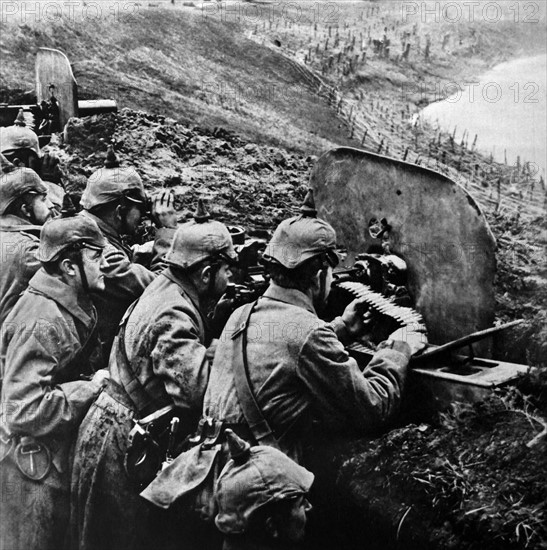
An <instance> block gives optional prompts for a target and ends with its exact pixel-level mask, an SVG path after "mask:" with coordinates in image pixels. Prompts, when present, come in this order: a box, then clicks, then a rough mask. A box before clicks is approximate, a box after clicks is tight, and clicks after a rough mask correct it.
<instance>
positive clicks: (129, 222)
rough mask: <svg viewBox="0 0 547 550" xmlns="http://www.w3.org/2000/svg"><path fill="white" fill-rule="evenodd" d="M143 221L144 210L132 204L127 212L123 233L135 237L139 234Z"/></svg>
mask: <svg viewBox="0 0 547 550" xmlns="http://www.w3.org/2000/svg"><path fill="white" fill-rule="evenodd" d="M141 219H142V209H141V208H140V207H139V206H138V205H137V204H134V205H133V204H132V205H131V206H130V207H129V208H128V209H127V210H126V211H125V215H124V219H123V228H122V233H123V234H125V235H134V234H135V233H136V232H137V228H138V227H139V223H140V222H141Z"/></svg>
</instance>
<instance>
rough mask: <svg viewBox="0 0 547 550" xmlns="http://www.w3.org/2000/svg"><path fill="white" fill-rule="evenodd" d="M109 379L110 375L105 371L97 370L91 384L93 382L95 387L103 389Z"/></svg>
mask: <svg viewBox="0 0 547 550" xmlns="http://www.w3.org/2000/svg"><path fill="white" fill-rule="evenodd" d="M109 379H110V373H109V372H108V370H107V369H99V370H98V371H97V372H96V373H95V374H94V375H93V378H92V379H91V381H92V382H95V384H97V386H99V387H101V388H104V387H105V386H106V383H107V382H108V380H109Z"/></svg>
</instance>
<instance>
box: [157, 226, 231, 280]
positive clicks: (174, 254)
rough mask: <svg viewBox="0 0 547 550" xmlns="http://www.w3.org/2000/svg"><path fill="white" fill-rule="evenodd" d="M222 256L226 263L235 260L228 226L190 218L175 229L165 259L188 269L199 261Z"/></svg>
mask: <svg viewBox="0 0 547 550" xmlns="http://www.w3.org/2000/svg"><path fill="white" fill-rule="evenodd" d="M216 256H221V257H223V258H224V259H225V260H226V261H227V262H228V263H230V262H236V261H237V254H236V251H235V250H234V245H233V243H232V236H231V235H230V232H229V231H228V228H227V227H226V226H225V225H224V224H223V223H221V222H218V221H214V220H208V221H206V222H201V223H200V222H197V221H196V220H192V221H189V222H186V223H184V224H182V225H181V226H180V227H179V228H178V229H177V231H176V233H175V236H174V238H173V242H172V243H171V248H170V249H169V252H168V253H167V256H166V257H165V261H166V262H167V263H169V264H171V265H174V266H177V267H180V268H182V269H189V268H190V267H192V266H194V265H196V264H198V263H199V262H201V261H203V260H206V259H209V258H214V257H216Z"/></svg>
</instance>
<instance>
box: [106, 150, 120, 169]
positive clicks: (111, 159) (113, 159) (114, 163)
mask: <svg viewBox="0 0 547 550" xmlns="http://www.w3.org/2000/svg"><path fill="white" fill-rule="evenodd" d="M119 165H120V163H119V161H118V157H117V156H116V153H115V151H114V146H113V145H109V146H108V147H107V149H106V158H105V159H104V167H105V168H117V167H118V166H119Z"/></svg>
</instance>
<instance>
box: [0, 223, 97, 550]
mask: <svg viewBox="0 0 547 550" xmlns="http://www.w3.org/2000/svg"><path fill="white" fill-rule="evenodd" d="M105 244H106V241H105V240H104V238H103V236H102V235H101V233H100V231H99V228H98V227H97V225H96V224H95V223H94V222H92V221H91V220H88V219H85V218H81V217H73V218H58V219H54V220H50V221H48V222H47V223H46V224H45V225H44V226H43V228H42V232H41V239H40V246H39V250H38V259H39V260H40V262H41V264H42V268H41V269H39V270H38V271H37V272H36V274H35V275H34V277H32V279H31V280H30V282H29V286H28V289H27V290H26V291H25V293H24V294H23V295H22V297H21V298H20V299H19V301H18V302H17V304H16V305H15V307H14V308H13V309H12V311H11V313H10V314H9V315H8V317H7V319H6V322H5V323H4V326H3V328H2V335H1V336H2V338H1V342H0V352H1V353H2V356H3V357H4V358H5V360H4V361H3V363H2V375H3V384H2V393H1V398H2V409H1V410H0V460H1V461H2V467H1V474H0V480H1V488H0V491H1V494H2V505H1V506H0V524H1V525H2V535H1V540H0V547H1V548H2V549H5V550H16V549H22V548H29V549H32V550H39V549H47V550H58V549H59V548H61V547H62V544H63V540H64V535H65V532H66V527H67V522H68V514H69V510H70V499H69V490H70V476H69V460H68V455H69V451H70V448H71V444H72V442H73V437H74V436H75V433H76V429H77V427H78V424H79V423H80V421H81V420H82V418H83V417H84V415H85V413H86V412H87V409H88V408H89V406H90V405H91V402H92V401H93V399H94V398H95V397H96V396H97V395H98V393H99V392H100V391H101V389H102V386H103V384H104V381H105V380H106V378H107V377H108V372H107V371H98V372H95V373H94V374H92V373H91V372H90V371H89V370H88V369H86V358H87V357H88V355H89V354H90V350H91V349H92V347H93V344H94V343H95V339H94V335H95V331H94V328H95V325H96V321H97V316H96V311H95V308H94V306H93V304H92V302H91V300H90V293H91V292H101V291H102V290H104V277H103V274H102V271H101V270H102V268H103V267H104V266H105V265H106V264H105V261H104V257H103V248H104V246H105ZM83 376H85V377H86V379H82V377H83Z"/></svg>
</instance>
